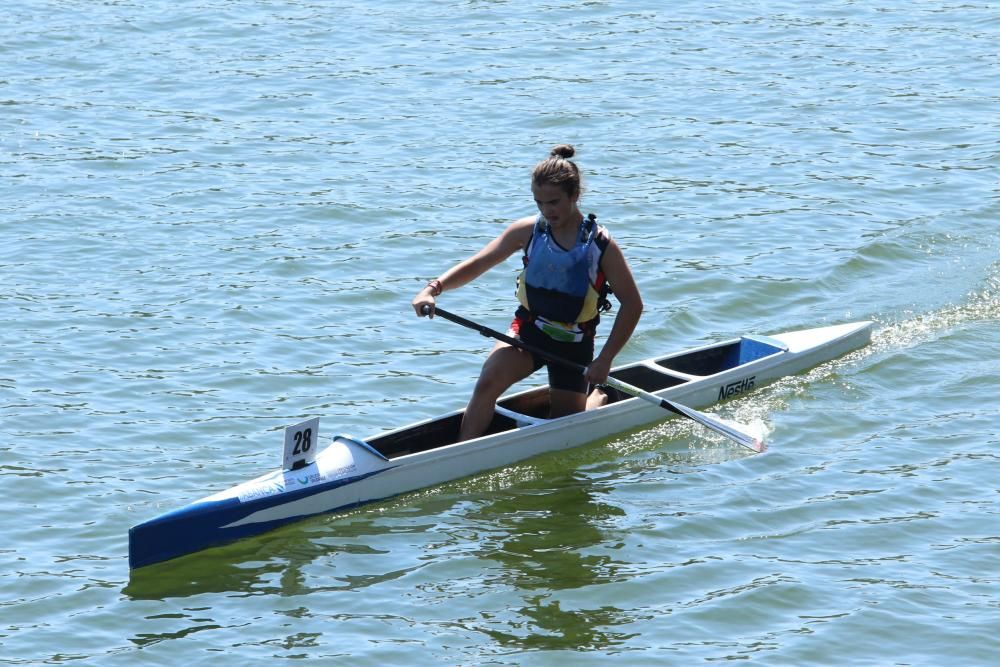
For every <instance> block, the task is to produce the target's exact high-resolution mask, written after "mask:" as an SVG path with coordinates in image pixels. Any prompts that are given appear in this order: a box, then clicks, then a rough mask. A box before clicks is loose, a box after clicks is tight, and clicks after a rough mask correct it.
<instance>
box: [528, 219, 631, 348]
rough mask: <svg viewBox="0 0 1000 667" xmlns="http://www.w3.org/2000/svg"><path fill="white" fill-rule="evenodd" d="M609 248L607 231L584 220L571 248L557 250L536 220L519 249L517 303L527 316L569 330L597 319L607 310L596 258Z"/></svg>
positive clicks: (540, 221)
mask: <svg viewBox="0 0 1000 667" xmlns="http://www.w3.org/2000/svg"><path fill="white" fill-rule="evenodd" d="M610 242H611V237H610V235H609V234H608V231H607V230H606V229H605V228H604V227H602V226H600V225H598V224H597V218H596V217H595V216H594V214H590V215H589V216H588V217H587V219H586V220H584V221H583V222H582V223H580V233H579V234H578V235H577V238H576V244H575V245H574V246H573V247H572V248H563V247H562V246H560V245H559V244H558V243H557V242H556V241H555V239H554V238H553V237H552V233H551V230H550V228H549V224H548V222H547V221H546V220H545V218H544V217H542V216H541V215H539V216H538V219H537V220H536V221H535V226H534V228H533V230H532V233H531V240H530V241H528V244H527V246H525V248H524V257H523V261H524V270H523V271H521V274H520V276H518V280H517V298H518V301H520V302H521V305H522V306H523V307H524V308H525V309H526V310H528V312H529V313H531V314H532V315H533V316H535V317H540V318H544V319H545V320H547V321H549V322H551V323H554V324H562V325H566V326H567V328H572V329H575V330H578V329H579V326H578V325H580V324H583V323H587V322H590V321H592V320H595V319H597V317H598V316H599V315H600V314H601V312H602V311H604V310H607V309H608V308H610V305H611V304H610V303H609V302H608V300H607V295H608V291H609V288H608V284H607V280H606V279H605V277H604V272H603V271H602V270H601V257H603V256H604V251H605V249H607V247H608V244H609V243H610Z"/></svg>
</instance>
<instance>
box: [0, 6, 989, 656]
mask: <svg viewBox="0 0 1000 667" xmlns="http://www.w3.org/2000/svg"><path fill="white" fill-rule="evenodd" d="M5 7H6V19H5V20H4V21H3V22H2V23H0V37H2V43H3V45H4V48H3V57H2V60H0V62H2V67H0V180H2V183H3V196H2V197H0V230H2V237H0V279H2V283H3V289H2V290H0V325H2V329H0V474H2V475H3V482H4V494H3V498H2V500H0V509H2V512H0V517H2V522H3V524H2V527H3V533H4V536H5V540H4V544H3V546H2V547H0V566H2V568H0V572H2V574H0V578H2V590H3V595H2V597H0V663H3V664H35V663H37V664H41V663H47V664H62V663H73V664H93V665H102V666H103V665H133V664H149V665H178V664H185V665H201V664H206V665H207V664H213V665H217V664H220V663H222V664H230V663H231V664H258V663H264V662H265V661H272V660H274V659H279V660H280V659H286V660H291V659H309V660H313V661H317V663H319V664H340V663H341V662H343V663H350V664H356V665H386V664H411V665H441V664H447V665H478V664H491V665H554V664H560V665H566V664H573V665H576V664H581V665H586V664H607V662H608V661H609V660H610V661H614V662H615V663H617V664H627V665H654V664H655V665H661V664H692V663H701V662H714V661H722V660H736V659H740V660H748V661H754V662H758V663H761V664H773V665H799V664H854V665H859V664H872V665H887V664H908V665H924V664H926V665H939V664H942V663H944V662H948V663H949V664H962V665H972V664H976V665H979V664H982V665H985V664H992V662H993V661H994V660H995V656H996V654H997V652H998V651H1000V639H998V638H997V628H1000V575H998V572H1000V519H998V503H997V489H998V487H997V470H998V469H1000V468H998V463H1000V460H998V459H1000V454H998V453H997V450H996V447H997V445H998V435H997V433H998V431H1000V409H998V403H997V391H998V386H1000V360H998V350H1000V231H998V229H1000V227H998V220H997V219H998V214H1000V201H998V191H1000V187H998V183H1000V180H998V167H1000V129H998V125H997V108H998V102H1000V86H998V84H997V81H1000V51H998V47H997V45H998V44H1000V6H998V5H997V4H996V3H993V2H966V3H953V2H937V1H931V0H928V1H926V2H902V1H900V0H881V1H875V2H851V1H847V0H838V1H833V2H823V3H792V2H758V3H735V2H722V3H701V2H679V3H672V4H670V5H669V6H668V5H667V4H665V3H660V2H617V1H608V2H586V3H577V2H572V3H571V2H559V1H553V2H542V3H537V2H522V1H519V0H512V1H509V2H502V1H493V2H486V1H476V0H467V1H465V2H444V1H440V2H412V1H409V0H400V1H398V2H386V3H363V2H350V1H344V2H322V1H317V2H311V3H306V2H254V1H250V0H228V1H225V0H220V1H204V2H198V1H194V2H163V1H162V0H150V1H148V2H142V3H139V2H104V3H95V2H82V1H80V0H75V1H74V0H67V1H63V2H56V1H54V0H51V1H48V2H46V1H44V0H39V1H37V2H26V1H24V0H21V1H17V0H15V1H14V2H12V3H7V5H6V6H5ZM561 142H571V143H573V144H575V145H576V146H577V148H578V151H579V153H578V161H579V164H580V166H581V167H582V168H583V170H584V171H585V174H586V183H585V187H586V192H585V195H584V208H585V209H586V210H587V211H590V210H593V211H594V212H596V213H597V214H598V215H599V217H600V219H601V220H602V222H603V223H604V224H606V225H607V226H608V227H609V228H610V230H611V231H612V233H613V234H614V236H615V237H616V238H617V239H618V241H619V243H620V244H621V245H622V247H623V248H624V249H625V252H626V256H627V257H628V259H629V261H630V263H631V266H632V269H633V272H634V273H635V276H636V279H637V282H638V283H639V286H640V289H641V290H642V292H643V297H644V300H645V303H646V312H645V314H644V317H643V319H642V322H641V323H640V325H639V329H638V331H637V333H636V334H635V336H633V338H632V340H631V341H630V343H629V345H628V346H627V348H626V349H625V350H624V351H623V352H622V354H621V355H620V356H619V359H618V361H619V362H627V361H635V360H638V359H642V358H645V357H648V356H652V355H654V354H661V353H665V352H668V351H673V350H676V349H680V348H683V347H689V346H691V345H694V344H698V343H702V342H706V341H712V340H717V339H719V338H722V337H728V336H732V335H737V334H740V333H744V332H757V333H775V332H780V331H783V330H789V329H795V328H805V327H811V326H820V325H824V324H832V323H839V322H845V321H851V320H860V319H871V320H875V321H876V322H877V323H878V328H877V330H876V333H875V335H874V340H873V343H872V345H870V346H868V347H867V348H865V349H863V350H860V351H857V352H855V353H852V354H850V355H848V356H846V357H843V358H842V359H839V360H836V361H834V362H831V363H828V364H824V365H823V366H820V367H818V368H815V369H813V370H811V371H809V372H807V373H805V374H802V375H798V376H794V377H790V378H786V379H784V380H782V381H780V382H778V383H777V384H774V385H772V386H770V387H766V388H763V389H760V390H758V391H755V392H752V393H751V394H749V395H746V396H743V397H741V398H739V399H738V400H735V401H732V402H729V403H726V404H724V405H722V406H719V407H718V408H716V409H715V412H717V413H719V414H721V415H722V416H725V417H728V418H733V419H738V420H743V421H747V422H756V423H758V424H761V425H763V426H764V427H765V428H766V429H767V431H768V433H769V441H770V449H769V451H768V452H767V453H766V454H764V455H756V456H750V455H747V454H745V453H744V452H742V451H737V450H736V449H735V448H734V447H733V446H731V445H728V444H726V443H724V442H720V441H719V440H718V439H716V438H713V437H710V436H707V435H706V434H705V433H704V432H703V431H701V430H699V429H698V428H697V427H692V426H689V425H687V424H683V423H679V422H677V421H668V422H665V423H663V424H660V425H658V426H654V427H652V428H650V429H646V430H641V431H638V432H634V433H627V434H622V435H621V436H618V437H616V438H613V439H610V440H607V441H601V442H596V443H589V444H584V445H583V446H581V447H579V448H576V449H574V450H571V451H569V452H566V453H561V454H558V455H547V456H542V457H538V458H536V459H532V460H529V461H526V462H524V463H521V464H518V465H514V466H511V467H509V468H504V469H500V470H496V471H493V472H490V473H487V474H483V475H479V476H477V477H473V478H470V479H463V480H459V481H456V482H454V483H451V484H448V485H445V486H443V487H437V488H433V489H429V490H426V491H423V492H419V493H414V494H409V495H405V496H402V497H399V498H395V499H392V500H389V501H385V502H383V503H381V504H378V505H375V506H373V507H369V508H364V509H359V510H356V511H354V512H352V513H349V514H347V515H344V516H338V517H322V518H318V519H312V520H308V521H304V522H301V523H298V524H295V525H292V526H288V527H285V528H283V529H280V530H276V531H273V532H271V533H268V534H266V535H264V536H262V537H259V538H255V539H250V540H244V541H242V542H238V543H236V544H232V545H229V546H226V547H222V548H219V549H214V550H209V551H206V552H203V553H200V554H195V555H192V556H190V557H185V558H183V559H179V560H176V561H172V562H170V563H167V564H164V565H161V566H156V567H152V568H148V569H144V570H140V571H137V572H135V573H132V575H131V576H130V573H129V570H128V564H127V556H126V551H127V532H128V528H129V527H130V526H131V525H134V524H136V523H138V522H141V521H144V520H146V519H149V518H151V517H152V516H155V515H156V514H158V513H160V512H162V511H165V510H167V509H171V508H174V507H178V506H180V505H182V504H184V503H186V502H189V501H191V500H193V499H195V498H197V497H200V496H202V495H206V494H207V493H210V492H214V491H217V490H221V489H224V488H226V487H228V486H231V485H232V484H235V483H237V482H240V481H243V480H246V479H249V478H250V477H253V476H256V475H258V474H260V473H262V472H265V471H266V470H268V469H270V468H272V467H274V466H276V465H277V463H278V460H279V457H280V443H281V429H282V428H283V427H284V426H285V425H287V424H290V423H293V422H295V421H298V420H300V419H304V418H307V417H311V416H320V417H322V419H323V423H324V427H323V429H324V432H325V433H327V434H330V433H334V432H338V431H339V432H349V433H355V434H358V435H369V434H372V433H375V432H378V431H379V430H381V429H383V428H387V427H395V426H399V425H402V424H405V423H409V422H412V421H416V420H418V419H422V418H426V417H430V416H434V415H437V414H440V413H443V412H446V411H450V410H453V409H456V408H458V407H460V406H462V405H463V404H464V401H465V399H466V398H467V396H468V394H469V392H470V390H471V385H472V382H473V381H474V378H475V377H476V375H477V374H478V368H479V364H480V363H481V360H482V358H483V356H484V353H485V351H486V350H487V349H488V347H489V343H488V341H486V340H485V339H483V338H481V337H479V336H477V335H475V334H472V333H470V332H468V331H466V330H464V329H461V328H459V327H456V326H454V325H451V324H448V323H446V322H444V321H443V320H440V319H438V320H435V321H433V322H430V321H426V320H417V319H416V318H415V317H413V315H412V311H411V310H410V308H409V300H410V298H411V297H412V295H413V293H414V292H415V291H416V290H417V289H418V288H419V287H420V286H421V285H422V284H423V283H424V281H426V280H427V279H428V278H431V277H434V276H436V275H438V274H439V273H441V272H442V271H444V269H445V268H447V267H448V266H450V265H451V264H452V263H454V262H455V261H457V260H459V259H461V258H463V257H465V256H467V255H468V254H469V253H471V252H473V251H475V250H477V249H478V248H479V247H481V245H482V244H483V243H485V242H486V241H487V240H489V239H490V238H492V237H493V236H495V235H496V234H497V233H498V232H499V231H500V230H501V229H502V228H503V225H505V224H506V223H507V222H508V221H510V220H512V219H514V218H516V217H520V216H523V215H526V214H529V213H531V210H532V206H533V202H532V200H531V196H530V192H529V190H528V175H529V174H530V169H531V167H532V166H533V165H534V163H535V162H536V161H537V160H539V159H541V158H542V157H544V156H545V155H546V153H547V151H548V149H549V148H550V147H551V146H552V145H553V144H556V143H561ZM516 269H517V260H516V258H515V259H512V260H511V261H510V262H509V263H507V264H505V265H502V266H501V267H498V268H497V269H495V270H494V271H493V272H491V273H489V274H487V275H486V276H484V277H483V278H482V279H480V280H479V281H477V282H476V283H474V284H472V285H469V286H467V287H465V288H463V289H462V290H459V291H456V292H449V293H448V294H446V295H445V297H444V299H443V302H442V303H444V304H447V307H449V308H450V309H451V310H453V311H455V312H459V313H462V314H464V315H466V316H468V317H470V318H472V319H475V320H478V321H482V322H484V323H486V324H489V325H491V326H495V327H502V326H503V325H504V323H505V321H506V320H507V318H509V316H510V313H511V310H512V297H511V293H512V284H513V276H514V272H515V271H516ZM607 328H608V327H607V326H605V327H604V329H605V331H604V333H605V334H606V332H607ZM539 381H541V379H540V378H539Z"/></svg>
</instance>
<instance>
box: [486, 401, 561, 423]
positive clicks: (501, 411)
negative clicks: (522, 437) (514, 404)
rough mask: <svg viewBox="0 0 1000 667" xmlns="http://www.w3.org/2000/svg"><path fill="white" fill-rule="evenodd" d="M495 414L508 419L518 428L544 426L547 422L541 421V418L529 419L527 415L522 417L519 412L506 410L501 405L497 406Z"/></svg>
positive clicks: (545, 420)
mask: <svg viewBox="0 0 1000 667" xmlns="http://www.w3.org/2000/svg"><path fill="white" fill-rule="evenodd" d="M495 410H496V413H497V414H498V415H501V416H503V417H507V418H508V419H513V420H514V423H515V424H517V427H518V428H521V427H522V426H534V425H535V424H544V423H545V422H547V421H549V420H548V419H542V418H541V417H531V416H529V415H523V414H521V413H520V412H514V411H513V410H508V409H507V408H505V407H503V406H502V405H497V406H496V408H495Z"/></svg>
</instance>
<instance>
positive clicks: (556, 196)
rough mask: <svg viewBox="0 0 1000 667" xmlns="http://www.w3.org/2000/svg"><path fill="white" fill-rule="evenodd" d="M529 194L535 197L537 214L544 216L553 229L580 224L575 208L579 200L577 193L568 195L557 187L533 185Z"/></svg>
mask: <svg viewBox="0 0 1000 667" xmlns="http://www.w3.org/2000/svg"><path fill="white" fill-rule="evenodd" d="M531 194H532V195H534V197H535V204H536V205H537V206H538V212H539V213H541V214H542V215H543V216H545V219H546V220H548V221H549V224H550V225H552V226H553V227H559V226H560V225H571V224H576V223H578V222H580V213H579V212H578V211H577V208H576V202H577V200H578V199H579V198H580V193H579V192H576V193H574V194H572V195H568V194H566V191H565V190H563V189H562V188H561V187H559V186H558V185H553V184H551V183H545V184H542V185H539V184H538V183H533V184H532V185H531Z"/></svg>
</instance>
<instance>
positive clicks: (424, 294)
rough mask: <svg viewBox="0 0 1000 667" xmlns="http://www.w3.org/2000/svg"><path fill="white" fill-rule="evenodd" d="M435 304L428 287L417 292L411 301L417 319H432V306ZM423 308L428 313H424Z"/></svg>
mask: <svg viewBox="0 0 1000 667" xmlns="http://www.w3.org/2000/svg"><path fill="white" fill-rule="evenodd" d="M436 304H437V302H436V301H435V299H434V296H433V295H432V294H431V288H430V287H425V288H423V289H422V290H420V291H419V292H417V295H416V296H415V297H413V301H412V305H413V310H415V311H416V312H417V317H434V306H435V305H436ZM424 308H428V309H429V312H427V313H425V312H424Z"/></svg>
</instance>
